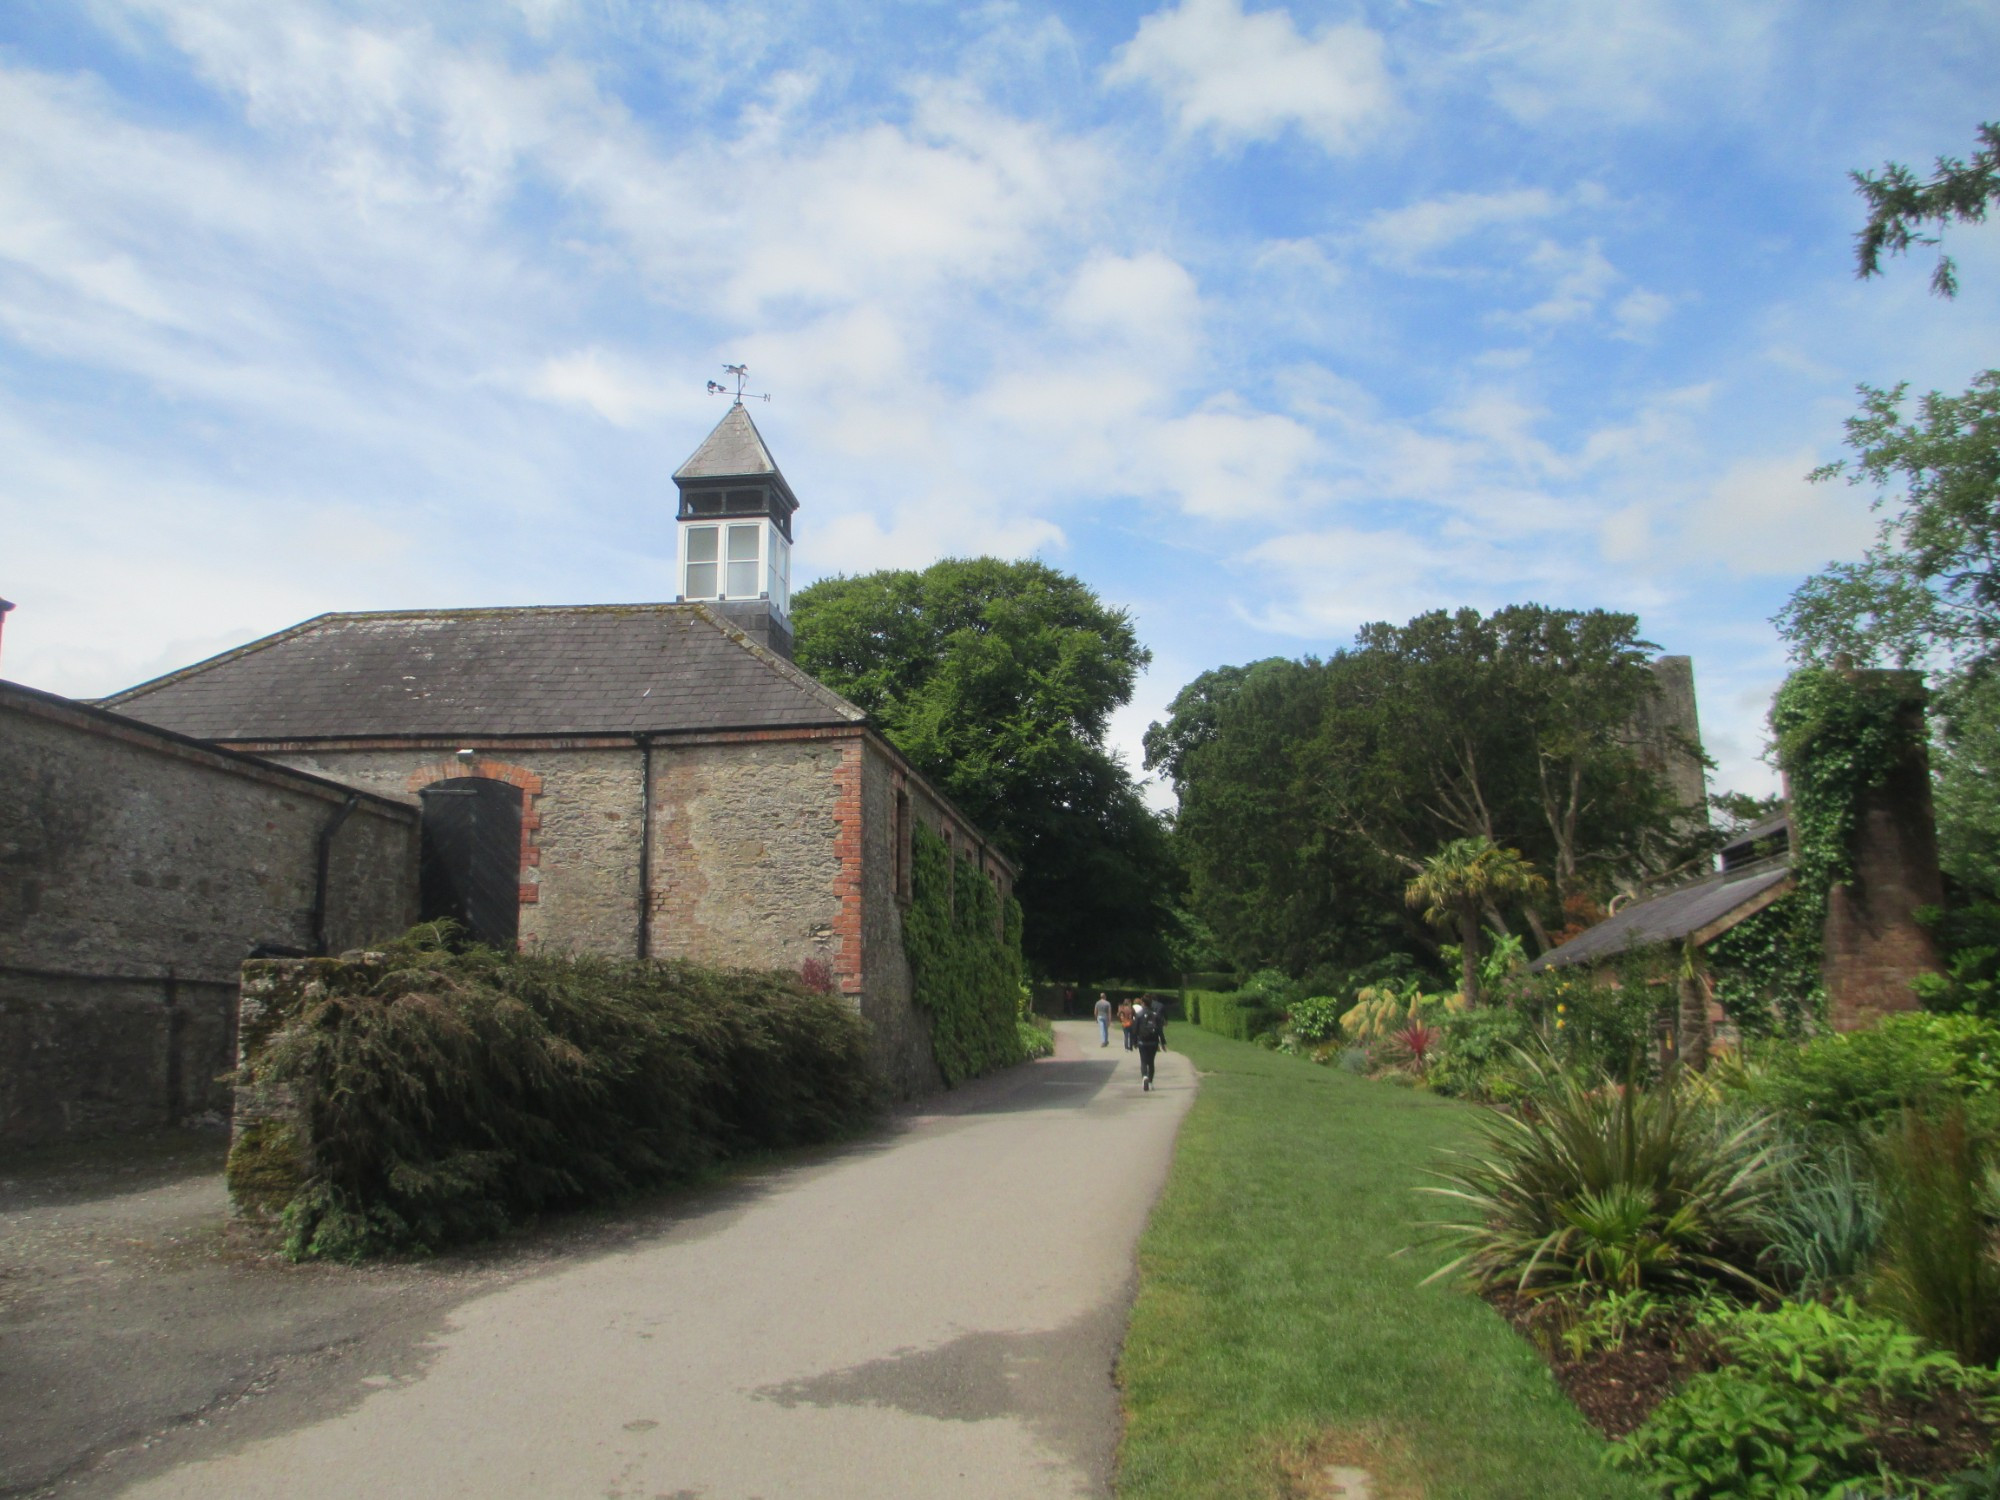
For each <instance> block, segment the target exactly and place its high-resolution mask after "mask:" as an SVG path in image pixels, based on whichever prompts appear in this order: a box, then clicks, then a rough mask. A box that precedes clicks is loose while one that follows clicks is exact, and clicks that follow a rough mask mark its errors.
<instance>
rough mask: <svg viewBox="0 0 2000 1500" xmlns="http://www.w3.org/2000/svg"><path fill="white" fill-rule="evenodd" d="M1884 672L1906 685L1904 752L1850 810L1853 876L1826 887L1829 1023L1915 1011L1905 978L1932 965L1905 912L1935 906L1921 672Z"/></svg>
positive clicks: (1938, 879)
mask: <svg viewBox="0 0 2000 1500" xmlns="http://www.w3.org/2000/svg"><path fill="white" fill-rule="evenodd" d="M1866 675H1868V676H1871V677H1874V676H1879V677H1884V678H1887V677H1890V676H1892V674H1890V673H1886V672H1884V673H1868V674H1866ZM1893 675H1894V676H1896V677H1900V678H1904V679H1907V684H1906V685H1907V687H1908V689H1909V691H1908V694H1907V696H1906V699H1905V702H1904V706H1903V709H1902V711H1901V714H1900V716H1899V725H1898V727H1899V729H1900V731H1901V734H1900V736H1899V737H1900V739H1901V741H1902V744H1903V752H1902V755H1901V758H1900V759H1899V760H1898V762H1897V764H1896V767H1895V769H1894V770H1893V771H1892V772H1891V773H1890V775H1889V778H1888V780H1887V781H1886V782H1884V783H1883V785H1881V786H1880V787H1877V788H1875V789H1874V790H1872V791H1870V792H1867V793H1865V794H1864V795H1863V797H1862V799H1861V803H1860V805H1859V806H1858V807H1857V808H1856V809H1855V818H1854V842H1853V845H1852V848H1851V851H1850V852H1851V854H1852V856H1853V863H1854V879H1853V880H1852V881H1851V882H1848V883H1845V884H1839V885H1835V886H1834V887H1833V888H1832V889H1831V890H1830V891H1828V892H1827V901H1826V928H1825V952H1824V955H1823V957H1822V960H1821V977H1822V979H1823V981H1824V983H1825V985H1826V998H1827V1010H1828V1014H1829V1016H1830V1018H1831V1020H1832V1022H1833V1025H1834V1029H1835V1030H1838V1031H1852V1030H1854V1029H1856V1028H1857V1027H1861V1026H1868V1025H1872V1024H1873V1023H1874V1022H1876V1021H1878V1020H1880V1019H1881V1018H1882V1017H1883V1016H1885V1015H1890V1014H1893V1013H1895V1012H1897V1011H1906V1010H1916V1009H1917V1008H1918V1003H1917V997H1916V994H1915V992H1914V991H1912V990H1911V988H1910V981H1911V980H1912V979H1914V978H1916V976H1917V975H1919V974H1925V973H1931V972H1935V971H1936V970H1938V969H1939V968H1940V967H1941V966H1940V963H1939V958H1938V951H1937V944H1936V942H1935V941H1934V940H1933V939H1932V937H1931V934H1930V932H1929V931H1928V930H1927V929H1926V928H1924V927H1923V926H1921V925H1920V924H1919V923H1918V922H1917V920H1916V917H1915V915H1914V913H1915V912H1916V909H1917V908H1918V907H1920V906H1941V905H1943V904H1944V879H1943V877H1942V876H1941V875H1940V874H1939V873H1938V851H1937V823H1936V819H1935V817H1934V815H1933V810H1932V806H1931V776H1930V754H1929V750H1928V748H1927V739H1928V736H1927V733H1926V730H1925V725H1924V709H1923V699H1922V689H1921V679H1918V678H1917V677H1916V674H1915V673H1897V674H1893Z"/></svg>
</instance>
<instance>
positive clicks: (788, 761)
mask: <svg viewBox="0 0 2000 1500" xmlns="http://www.w3.org/2000/svg"><path fill="white" fill-rule="evenodd" d="M254 748H256V749H257V750H258V751H259V752H260V753H262V754H264V755H266V756H267V757H269V758H270V759H272V760H275V761H279V762H281V763H283V764H287V765H291V766H296V767H299V768H301V769H305V770H311V771H314V772H318V773H320V774H323V775H326V776H329V777H332V778H334V779H337V780H341V781H347V782H352V783H354V784H356V785H361V786H368V787H372V788H377V789H380V790H382V791H387V792H405V791H407V792H414V791H418V790H420V789H421V788H422V787H424V786H427V785H431V784H433V783H434V782H436V781H438V780H441V779H444V778H447V777H451V776H465V775H491V776H497V777H499V778H500V779H503V780H506V781H508V782H510V783H511V784H513V785H515V786H518V787H520V788H521V789H522V791H523V793H524V795H526V796H527V798H528V799H529V801H528V804H527V806H528V814H527V818H528V823H529V828H528V830H527V831H524V833H523V850H522V893H523V897H522V899H523V903H524V904H523V906H522V908H521V942H522V944H523V945H524V946H529V945H535V944H546V945H548V946H551V947H559V948H567V949H571V950H573V951H586V952H597V953H603V954H606V955H608V956H619V957H629V956H634V955H636V954H638V953H639V952H640V951H641V948H642V944H641V942H640V937H639V913H640V910H641V905H642V899H643V904H644V905H645V907H646V909H647V932H646V937H645V942H644V944H643V950H644V952H645V953H646V954H647V955H648V956H651V957H654V958H687V959H692V960H695V961H698V962H702V963H715V964H725V965H731V964H754V965H759V966H764V967H771V968H782V969H793V970H796V969H800V968H802V967H803V966H804V965H805V964H806V962H807V961H808V960H810V959H816V958H817V959H823V960H824V961H825V962H826V963H827V965H828V966H829V968H830V969H831V970H832V973H833V976H834V981H835V987H836V988H837V989H838V990H839V991H840V993H842V994H844V995H846V996H847V997H848V998H849V999H850V1001H851V1002H852V1003H853V1004H854V1005H855V1006H856V1008H857V1009H858V1010H859V1011H860V1013H861V1014H862V1015H863V1016H864V1017H865V1018H866V1019H867V1020H868V1021H869V1023H870V1028H871V1035H872V1036H873V1038H874V1055H875V1060H876V1063H877V1066H878V1067H879V1068H880V1069H881V1071H882V1074H883V1077H884V1078H885V1079H886V1080H887V1081H888V1083H889V1085H890V1087H891V1089H892V1091H893V1092H894V1093H896V1094H897V1095H898V1096H899V1097H912V1096H915V1095H918V1094H921V1093H925V1092H929V1091H931V1090H934V1089H936V1088H937V1087H939V1086H940V1084H941V1080H940V1079H939V1078H938V1075H937V1071H936V1065H935V1063H934V1062H933V1060H932V1057H931V1047H930V1031H929V1025H928V1022H927V1021H926V1019H925V1018H924V1017H923V1016H922V1014H921V1013H919V1012H918V1011H917V1009H916V1007H915V1005H914V1004H913V1001H912V997H911V992H910V980H909V966H908V962H907V960H906V959H905V957H904V954H903V943H902V911H901V908H902V902H901V900H899V893H898V890H897V888H896V885H897V876H896V872H897V871H898V869H907V862H908V858H909V850H908V844H909V836H910V827H911V826H913V825H914V823H915V822H918V821H921V822H923V823H925V824H926V825H928V826H929V827H931V828H933V829H935V830H936V831H938V832H939V833H941V834H944V835H946V836H947V837H949V838H950V839H951V840H952V841H953V844H954V847H956V848H957V849H960V850H962V851H971V852H972V853H973V854H974V855H975V857H976V858H977V859H978V860H979V862H980V864H981V866H982V868H983V869H985V870H986V872H987V874H988V877H989V878H991V879H992V880H993V881H994V882H995V884H996V886H997V887H998V888H999V890H1000V892H1001V895H1002V896H1003V898H1004V897H1005V896H1006V895H1008V894H1010V893H1011V888H1012V879H1013V872H1012V869H1011V868H1010V867H1009V866H1008V865H1007V864H1006V863H1005V861H1004V860H1002V859H1000V858H999V857H998V856H997V855H996V854H994V853H992V852H991V851H990V850H988V849H987V848H986V847H985V845H984V843H983V841H982V840H981V839H980V838H979V835H978V834H977V832H976V831H975V830H974V829H973V827H972V825H971V824H970V823H969V822H968V821H967V820H966V819H965V818H964V817H963V816H962V815H960V814H959V813H958V812H957V811H956V810H955V809H953V808H952V807H951V805H950V804H949V803H948V802H946V801H945V800H944V799H943V798H942V797H941V796H939V795H938V794H937V793H936V792H935V791H934V790H932V789H931V787H930V786H929V785H928V784H927V783H925V782H924V781H923V779H922V778H921V777H919V776H917V775H916V774H915V773H914V772H913V771H911V770H910V769H909V767H908V766H907V764H906V763H904V762H903V760H902V759H901V757H900V756H898V755H897V754H896V753H895V752H894V751H893V750H891V749H890V748H889V747H888V746H887V744H886V743H885V742H883V741H881V740H880V739H879V738H878V737H876V736H875V735H873V734H872V733H870V732H869V731H867V730H866V729H864V728H863V727H862V726H860V725H851V726H841V727H837V728H814V729H779V730H760V731H738V732H735V733H732V734H725V735H702V734H690V735H673V736H645V737H631V738H626V739H624V740H623V742H622V743H621V742H620V741H618V740H616V739H613V738H612V737H608V736H591V737H582V736H577V737H568V738H563V737H553V738H542V739H537V740H525V739H509V740H505V741H498V742H494V743H489V744H482V745H476V746H464V745H457V746H455V748H452V747H447V745H446V744H445V743H444V742H437V743H424V744H402V745H396V746H393V747H392V746H391V745H390V744H388V743H385V742H381V741H376V742H368V743H362V744H353V745H346V746H327V745H317V746H313V747H310V748H307V747H305V746H300V745H294V744H286V743H283V742H273V743H268V744H255V745H254ZM468 748H469V749H472V750H473V754H472V755H471V756H463V755H461V754H459V753H458V752H459V751H460V750H463V749H468ZM647 760H650V762H651V768H650V773H649V772H648V770H647V767H646V761H647ZM649 774H650V780H651V784H652V808H651V820H650V827H648V821H647V816H646V807H645V800H646V799H645V796H644V787H645V785H646V781H647V779H648V775H649ZM898 794H900V795H901V798H902V804H903V805H904V806H905V807H906V808H907V815H906V818H905V821H904V823H903V824H902V826H901V827H900V828H899V826H898V823H897V812H896V808H897V805H898V802H897V795H898ZM642 845H646V846H648V847H649V848H650V855H649V857H648V861H647V869H646V873H645V876H644V877H643V878H642V876H641V869H640V849H641V846H642ZM901 895H902V897H903V899H907V891H904V892H902V893H901Z"/></svg>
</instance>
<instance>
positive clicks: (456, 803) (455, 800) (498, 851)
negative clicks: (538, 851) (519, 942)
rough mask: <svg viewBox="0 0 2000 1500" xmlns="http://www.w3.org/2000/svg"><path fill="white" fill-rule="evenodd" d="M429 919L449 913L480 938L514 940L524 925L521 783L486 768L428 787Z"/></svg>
mask: <svg viewBox="0 0 2000 1500" xmlns="http://www.w3.org/2000/svg"><path fill="white" fill-rule="evenodd" d="M423 799H424V823H423V835H424V837H423V866H422V882H421V900H422V902H423V919H424V920H425V921H426V922H432V921H436V920H437V919H438V918H440V917H449V918H450V919H451V920H452V921H454V922H456V923H458V925H459V926H460V927H462V928H464V929H465V933H466V936H467V937H468V938H469V939H470V940H471V941H473V942H475V943H485V944H486V945H487V946H488V947H492V948H502V949H505V948H512V947H513V946H514V941H515V939H516V937H517V936H518V935H519V933H520V930H521V790H520V788H519V787H516V786H511V785H509V784H508V783H507V782H504V781H494V780H492V779H490V778H489V777H485V776H461V777H458V778H457V779H455V780H452V781H443V782H439V783H438V784H437V785H436V786H429V787H425V788H424V791H423Z"/></svg>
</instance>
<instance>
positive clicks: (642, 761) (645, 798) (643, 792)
mask: <svg viewBox="0 0 2000 1500" xmlns="http://www.w3.org/2000/svg"><path fill="white" fill-rule="evenodd" d="M652 951H653V742H652V741H651V740H650V739H648V738H646V736H645V735H643V734H642V735H640V736H639V959H640V962H642V963H643V962H644V961H645V960H646V959H648V958H650V957H651V956H652Z"/></svg>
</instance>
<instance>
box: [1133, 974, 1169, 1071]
mask: <svg viewBox="0 0 2000 1500" xmlns="http://www.w3.org/2000/svg"><path fill="white" fill-rule="evenodd" d="M1132 1037H1133V1040H1134V1042H1135V1043H1136V1044H1137V1045H1138V1048H1139V1087H1140V1088H1141V1089H1142V1090H1144V1091H1145V1092H1147V1093H1151V1092H1152V1088H1153V1059H1155V1058H1156V1057H1158V1056H1159V1055H1160V1049H1161V1048H1162V1047H1164V1046H1166V1045H1167V1002H1166V1001H1165V1000H1163V999H1161V998H1160V997H1159V996H1158V995H1154V996H1152V997H1151V998H1149V999H1145V1000H1141V1001H1140V1002H1139V1009H1138V1012H1137V1014H1136V1015H1135V1016H1134V1017H1133V1020H1132Z"/></svg>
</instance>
